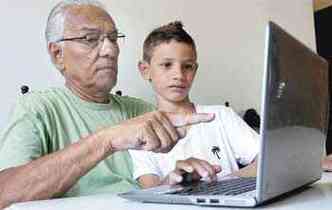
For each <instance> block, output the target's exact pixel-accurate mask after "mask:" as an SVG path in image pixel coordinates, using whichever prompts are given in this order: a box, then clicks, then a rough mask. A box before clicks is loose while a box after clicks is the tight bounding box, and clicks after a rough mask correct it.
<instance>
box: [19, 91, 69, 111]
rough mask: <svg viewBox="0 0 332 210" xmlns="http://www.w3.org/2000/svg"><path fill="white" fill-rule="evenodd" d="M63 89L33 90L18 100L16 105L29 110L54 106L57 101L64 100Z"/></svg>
mask: <svg viewBox="0 0 332 210" xmlns="http://www.w3.org/2000/svg"><path fill="white" fill-rule="evenodd" d="M65 95H66V93H65V89H63V88H49V89H45V90H34V91H31V92H28V93H26V94H24V95H22V96H20V97H19V98H18V102H17V103H18V105H19V106H24V107H26V108H30V109H33V110H35V109H43V108H45V107H47V106H51V105H55V103H57V101H59V100H62V99H63V100H65V99H64V98H65Z"/></svg>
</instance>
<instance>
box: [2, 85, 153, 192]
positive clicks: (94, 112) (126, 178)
mask: <svg viewBox="0 0 332 210" xmlns="http://www.w3.org/2000/svg"><path fill="white" fill-rule="evenodd" d="M109 98H110V102H109V103H108V104H99V103H91V102H86V101H84V100H81V99H80V98H79V97H77V96H76V95H74V94H73V93H72V92H71V91H70V90H69V89H66V88H52V89H49V90H46V91H40V92H31V93H28V94H26V95H23V96H21V97H20V98H19V99H18V102H17V105H16V107H15V109H14V110H13V112H12V115H11V118H10V121H9V124H8V126H7V127H6V128H5V129H4V130H3V131H2V133H1V134H0V170H2V169H5V168H9V167H13V166H19V165H22V164H25V163H28V162H30V161H31V160H34V159H37V158H39V157H41V156H44V155H47V154H50V153H52V152H55V151H57V150H61V149H63V148H65V147H66V146H68V145H70V144H72V143H74V142H77V141H79V139H80V138H81V137H83V136H85V135H88V134H91V133H94V132H95V131H96V130H97V129H99V128H101V127H105V126H114V125H116V124H118V123H119V122H121V121H123V120H126V119H129V118H132V117H135V116H138V115H140V114H143V113H145V112H148V111H152V110H153V109H154V107H153V106H152V105H151V104H148V103H145V102H144V101H142V100H139V99H136V98H131V97H126V96H116V95H112V94H110V96H109ZM136 186H137V183H136V181H135V180H133V178H132V161H131V158H130V156H129V154H128V152H127V151H123V152H117V153H115V154H113V155H111V156H110V157H108V158H107V159H105V160H103V161H101V162H100V163H99V164H98V165H97V166H96V167H95V168H93V169H92V170H90V171H89V172H88V173H87V174H86V175H85V176H83V177H82V178H81V179H80V180H79V181H78V182H77V183H76V184H75V185H74V186H73V188H72V189H71V190H69V191H68V192H67V193H66V195H65V196H79V195H87V194H96V193H106V192H107V193H115V192H116V193H117V192H124V191H127V190H130V189H132V188H133V187H136Z"/></svg>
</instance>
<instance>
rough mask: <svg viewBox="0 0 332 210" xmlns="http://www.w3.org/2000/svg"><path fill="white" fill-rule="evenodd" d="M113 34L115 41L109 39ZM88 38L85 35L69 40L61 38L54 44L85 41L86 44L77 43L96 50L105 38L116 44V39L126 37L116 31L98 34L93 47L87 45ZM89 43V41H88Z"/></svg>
mask: <svg viewBox="0 0 332 210" xmlns="http://www.w3.org/2000/svg"><path fill="white" fill-rule="evenodd" d="M113 34H116V40H115V39H114V37H112V38H110V36H111V35H113ZM88 36H89V34H86V35H84V36H79V37H70V38H62V39H59V40H57V41H56V42H57V43H58V42H65V41H78V42H79V41H80V40H82V41H87V42H79V43H82V44H84V45H86V46H88V47H90V48H96V47H97V46H98V45H99V44H100V43H101V42H104V40H105V38H107V39H108V40H109V41H110V42H112V43H117V41H118V39H119V38H125V37H126V35H125V34H123V33H121V32H118V31H117V30H116V31H112V32H110V33H101V34H99V38H98V41H97V42H96V44H94V45H93V46H90V45H89V43H88V42H89V40H88V39H87V37H88ZM90 41H91V40H90Z"/></svg>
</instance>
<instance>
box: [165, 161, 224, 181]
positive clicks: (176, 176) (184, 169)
mask: <svg viewBox="0 0 332 210" xmlns="http://www.w3.org/2000/svg"><path fill="white" fill-rule="evenodd" d="M219 172H221V167H220V166H219V165H211V164H210V163H208V162H207V161H205V160H200V159H197V158H189V159H186V160H179V161H177V162H176V168H175V170H174V171H172V172H170V173H169V174H168V175H167V176H166V177H165V179H164V180H163V181H162V182H161V184H167V185H176V184H179V183H180V182H182V181H183V175H184V174H185V173H189V174H190V175H191V179H192V181H198V180H200V179H201V178H204V179H206V180H207V181H216V180H217V174H218V173H219Z"/></svg>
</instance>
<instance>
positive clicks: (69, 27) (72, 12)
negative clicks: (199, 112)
mask: <svg viewBox="0 0 332 210" xmlns="http://www.w3.org/2000/svg"><path fill="white" fill-rule="evenodd" d="M86 28H91V29H96V30H100V31H103V32H110V31H114V30H115V29H116V27H115V23H114V21H113V19H112V17H111V16H110V15H109V14H108V13H107V12H106V11H105V10H103V9H101V8H99V7H96V6H91V5H79V6H70V7H68V8H67V9H66V13H65V31H81V30H82V29H86Z"/></svg>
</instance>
